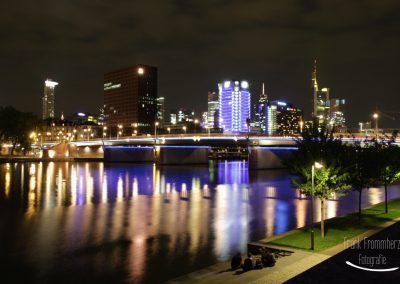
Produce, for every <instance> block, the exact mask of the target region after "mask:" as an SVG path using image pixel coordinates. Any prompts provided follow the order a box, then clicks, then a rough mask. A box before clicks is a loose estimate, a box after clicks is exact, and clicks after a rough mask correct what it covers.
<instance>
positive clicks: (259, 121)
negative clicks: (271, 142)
mask: <svg viewBox="0 0 400 284" xmlns="http://www.w3.org/2000/svg"><path fill="white" fill-rule="evenodd" d="M267 107H268V96H267V94H266V93H265V85H264V83H263V84H262V93H261V95H260V98H259V99H258V103H257V105H256V110H255V114H254V127H256V128H258V129H261V131H262V132H264V133H265V130H266V125H265V121H266V119H265V118H266V115H267Z"/></svg>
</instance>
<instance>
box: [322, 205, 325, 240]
mask: <svg viewBox="0 0 400 284" xmlns="http://www.w3.org/2000/svg"><path fill="white" fill-rule="evenodd" d="M324 219H325V199H321V238H322V239H324V238H325V220H324Z"/></svg>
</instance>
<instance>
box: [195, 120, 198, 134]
mask: <svg viewBox="0 0 400 284" xmlns="http://www.w3.org/2000/svg"><path fill="white" fill-rule="evenodd" d="M198 123H199V120H198V119H195V120H194V133H196V132H197V131H196V128H197V124H198Z"/></svg>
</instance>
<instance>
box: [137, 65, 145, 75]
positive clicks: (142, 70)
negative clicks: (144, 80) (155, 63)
mask: <svg viewBox="0 0 400 284" xmlns="http://www.w3.org/2000/svg"><path fill="white" fill-rule="evenodd" d="M137 72H138V74H139V75H143V74H144V69H143V68H142V67H139V68H138V70H137Z"/></svg>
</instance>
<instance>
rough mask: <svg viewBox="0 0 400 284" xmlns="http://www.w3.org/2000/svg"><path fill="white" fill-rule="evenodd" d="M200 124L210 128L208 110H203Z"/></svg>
mask: <svg viewBox="0 0 400 284" xmlns="http://www.w3.org/2000/svg"><path fill="white" fill-rule="evenodd" d="M200 125H201V127H203V128H208V112H207V111H203V112H202V113H201V123H200Z"/></svg>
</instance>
